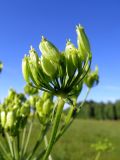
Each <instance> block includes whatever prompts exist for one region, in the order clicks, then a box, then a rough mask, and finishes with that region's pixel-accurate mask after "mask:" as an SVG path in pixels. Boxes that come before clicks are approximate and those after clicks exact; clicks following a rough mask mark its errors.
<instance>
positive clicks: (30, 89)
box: [24, 84, 38, 95]
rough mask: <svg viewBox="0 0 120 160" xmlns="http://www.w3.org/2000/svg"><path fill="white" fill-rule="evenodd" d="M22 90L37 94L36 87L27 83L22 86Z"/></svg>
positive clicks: (29, 93)
mask: <svg viewBox="0 0 120 160" xmlns="http://www.w3.org/2000/svg"><path fill="white" fill-rule="evenodd" d="M24 92H25V93H26V94H28V95H34V94H37V93H38V89H36V88H33V87H32V86H31V85H29V84H27V85H26V86H25V87H24Z"/></svg>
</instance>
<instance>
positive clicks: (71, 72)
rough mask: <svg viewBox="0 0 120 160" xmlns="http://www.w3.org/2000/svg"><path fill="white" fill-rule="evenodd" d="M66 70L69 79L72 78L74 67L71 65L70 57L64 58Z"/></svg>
mask: <svg viewBox="0 0 120 160" xmlns="http://www.w3.org/2000/svg"><path fill="white" fill-rule="evenodd" d="M66 69H67V74H68V76H69V77H71V76H73V74H74V73H75V70H76V67H75V66H74V64H73V61H72V57H71V55H67V56H66Z"/></svg>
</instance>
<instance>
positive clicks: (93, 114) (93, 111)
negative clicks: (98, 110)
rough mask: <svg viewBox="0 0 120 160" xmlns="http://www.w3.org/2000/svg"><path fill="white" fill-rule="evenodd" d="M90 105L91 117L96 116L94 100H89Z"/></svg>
mask: <svg viewBox="0 0 120 160" xmlns="http://www.w3.org/2000/svg"><path fill="white" fill-rule="evenodd" d="M89 105H90V106H89V107H90V112H89V117H90V118H95V108H94V102H93V101H90V102H89Z"/></svg>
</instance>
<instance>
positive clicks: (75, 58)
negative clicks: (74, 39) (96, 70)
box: [65, 40, 80, 67]
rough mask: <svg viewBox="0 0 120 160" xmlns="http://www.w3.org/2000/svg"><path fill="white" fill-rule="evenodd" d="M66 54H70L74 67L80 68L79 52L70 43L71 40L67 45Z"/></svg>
mask: <svg viewBox="0 0 120 160" xmlns="http://www.w3.org/2000/svg"><path fill="white" fill-rule="evenodd" d="M65 52H66V54H69V55H70V56H71V58H72V62H73V64H74V66H75V67H78V61H79V60H80V59H79V57H78V50H77V49H76V48H75V46H74V45H73V44H72V43H71V42H70V40H69V41H67V43H66V48H65Z"/></svg>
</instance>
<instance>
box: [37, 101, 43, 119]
mask: <svg viewBox="0 0 120 160" xmlns="http://www.w3.org/2000/svg"><path fill="white" fill-rule="evenodd" d="M43 103H44V101H43V100H42V99H39V100H38V101H37V102H36V110H37V112H38V114H39V116H43Z"/></svg>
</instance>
